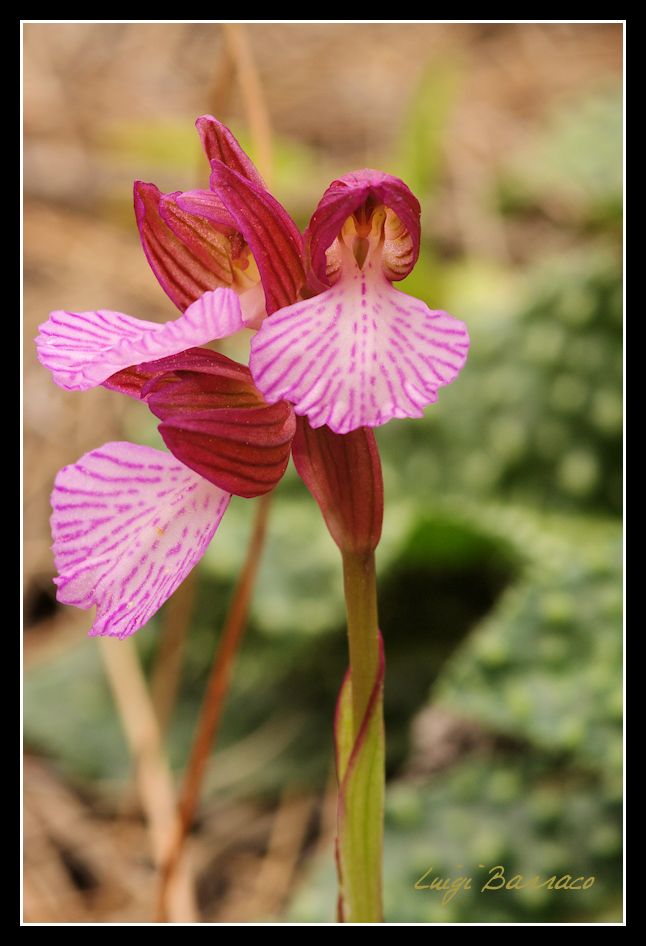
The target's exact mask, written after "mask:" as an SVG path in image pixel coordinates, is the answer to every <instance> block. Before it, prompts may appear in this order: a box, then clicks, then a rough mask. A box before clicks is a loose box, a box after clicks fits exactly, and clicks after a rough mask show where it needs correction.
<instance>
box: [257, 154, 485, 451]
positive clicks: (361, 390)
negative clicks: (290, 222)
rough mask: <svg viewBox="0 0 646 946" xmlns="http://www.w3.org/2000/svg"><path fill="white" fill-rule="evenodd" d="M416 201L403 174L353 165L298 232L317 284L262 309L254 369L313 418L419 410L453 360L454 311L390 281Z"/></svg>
mask: <svg viewBox="0 0 646 946" xmlns="http://www.w3.org/2000/svg"><path fill="white" fill-rule="evenodd" d="M419 218H420V207H419V203H418V201H417V199H416V198H415V197H414V196H413V194H412V193H411V191H410V190H409V189H408V187H407V186H406V185H405V184H404V182H403V181H400V180H399V179H398V178H396V177H391V176H390V175H388V174H383V173H381V172H379V171H370V170H363V171H356V172H354V173H352V174H347V175H346V176H345V177H343V178H341V179H340V180H337V181H334V182H333V183H332V184H331V185H330V187H329V188H328V189H327V191H326V192H325V194H324V195H323V197H322V199H321V201H320V203H319V205H318V207H317V209H316V211H315V212H314V215H313V217H312V219H311V221H310V225H309V228H308V231H307V234H306V242H307V247H308V254H309V264H310V273H309V285H310V287H311V288H313V289H314V290H315V291H318V294H317V295H314V296H313V297H312V298H309V299H306V300H304V301H301V302H297V303H295V304H293V305H290V306H287V307H286V308H284V309H282V310H281V311H279V312H275V313H273V314H271V315H270V316H269V318H267V319H265V320H264V321H263V323H262V325H261V326H260V330H259V332H258V334H257V335H256V336H255V337H254V338H253V339H252V341H251V359H250V368H251V373H252V375H253V377H254V380H255V382H256V384H257V386H258V388H259V389H260V390H261V391H262V393H263V394H264V396H265V398H266V400H267V401H269V402H270V403H273V402H274V401H280V400H283V399H286V400H288V401H290V402H291V403H292V404H293V405H294V410H295V412H296V413H297V414H300V415H305V416H307V418H308V419H309V422H310V425H311V426H312V427H321V426H323V425H327V426H328V427H331V428H332V430H334V431H336V433H339V434H345V433H348V432H349V431H351V430H355V429H357V428H358V427H378V426H379V425H381V424H385V423H386V422H387V421H389V420H391V418H394V417H421V416H422V412H423V408H424V407H426V405H428V404H431V403H433V402H434V401H436V400H437V393H438V389H439V388H440V387H441V386H442V385H445V384H449V383H450V382H451V381H453V380H454V378H455V377H456V376H457V374H458V372H459V371H460V369H461V368H462V366H463V364H464V362H465V360H466V356H467V351H468V348H469V336H468V332H467V329H466V326H465V325H464V323H463V322H460V321H458V320H457V319H454V318H452V317H451V316H450V315H447V313H446V312H442V311H435V310H431V309H429V308H428V306H427V305H426V304H425V303H424V302H422V301H421V300H419V299H415V298H413V297H411V296H408V295H405V294H404V293H403V292H400V291H398V290H396V289H395V288H393V285H392V283H393V282H395V281H397V280H400V279H403V278H404V277H405V276H407V275H408V273H409V272H410V271H411V270H412V268H413V266H414V265H415V262H416V260H417V257H418V255H419V245H420V223H419Z"/></svg>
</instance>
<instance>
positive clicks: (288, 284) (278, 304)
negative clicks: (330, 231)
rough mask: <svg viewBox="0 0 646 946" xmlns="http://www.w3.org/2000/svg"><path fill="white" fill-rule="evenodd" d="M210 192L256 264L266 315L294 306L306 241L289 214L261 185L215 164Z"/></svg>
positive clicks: (299, 285)
mask: <svg viewBox="0 0 646 946" xmlns="http://www.w3.org/2000/svg"><path fill="white" fill-rule="evenodd" d="M212 165H213V173H212V174H211V188H212V190H213V191H214V192H215V193H216V194H217V196H218V197H219V198H220V200H221V201H222V203H223V204H224V205H225V207H226V208H227V210H228V211H229V213H230V214H231V216H232V217H233V219H234V220H235V222H236V227H237V229H238V230H239V231H240V233H241V234H242V236H243V237H244V239H245V242H246V243H247V244H248V246H249V249H250V250H251V252H252V253H253V258H254V260H255V261H256V266H257V267H258V272H259V273H260V278H261V280H262V288H263V290H264V293H265V301H266V308H267V312H268V313H269V314H271V313H272V312H275V311H276V310H277V309H280V308H282V307H283V306H286V305H291V304H292V303H293V302H295V301H296V299H297V298H298V293H299V291H300V289H301V286H302V285H303V282H304V280H305V274H304V272H303V238H302V236H301V234H300V231H299V229H298V227H297V226H296V224H295V223H294V221H293V220H292V218H291V217H290V216H289V214H288V213H287V211H286V210H285V209H284V207H282V206H281V205H280V204H279V203H278V201H277V200H276V199H275V198H274V197H272V196H271V194H270V193H269V191H267V190H266V189H265V188H264V187H263V186H262V185H260V184H257V183H256V182H255V181H253V180H249V179H248V178H247V177H245V176H244V175H243V174H239V173H237V172H236V171H233V170H231V168H230V167H227V166H226V165H225V164H223V163H222V162H221V161H213V162H212Z"/></svg>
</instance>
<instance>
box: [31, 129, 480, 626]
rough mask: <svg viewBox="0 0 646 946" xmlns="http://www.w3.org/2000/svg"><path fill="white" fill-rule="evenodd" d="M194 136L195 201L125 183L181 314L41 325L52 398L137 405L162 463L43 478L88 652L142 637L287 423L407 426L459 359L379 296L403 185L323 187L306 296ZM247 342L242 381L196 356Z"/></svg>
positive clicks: (230, 164)
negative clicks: (153, 431) (401, 420)
mask: <svg viewBox="0 0 646 946" xmlns="http://www.w3.org/2000/svg"><path fill="white" fill-rule="evenodd" d="M197 127H198V130H199V132H200V136H201V138H202V142H203V145H204V149H205V151H206V154H207V157H208V158H209V161H210V164H211V178H210V185H211V189H210V190H198V191H190V192H186V193H181V192H175V193H172V194H162V193H160V191H159V190H158V189H157V188H156V187H155V185H154V184H145V183H142V182H136V184H135V213H136V218H137V223H138V226H139V232H140V237H141V241H142V245H143V248H144V252H145V254H146V257H147V259H148V262H149V263H150V266H151V268H152V269H153V272H154V273H155V275H156V276H157V279H158V280H159V282H160V285H161V286H162V288H163V289H164V291H165V292H166V293H167V295H168V296H169V297H170V299H171V300H172V301H173V302H174V303H175V304H176V305H177V306H178V308H179V309H180V310H181V311H182V312H183V315H182V316H181V317H180V318H178V319H176V320H175V321H172V322H168V323H166V324H158V323H153V322H146V321H144V320H141V319H135V318H132V317H131V316H128V315H125V314H123V313H118V312H112V311H110V310H97V311H92V312H81V313H74V312H67V311H63V310H58V311H56V312H52V313H51V315H50V317H49V319H48V320H47V321H46V322H45V323H44V324H43V325H41V326H40V334H39V336H38V339H37V346H38V355H39V358H40V361H41V362H42V364H43V365H44V366H45V367H47V368H48V369H49V370H50V371H51V372H52V376H53V378H54V381H55V382H56V383H57V384H59V385H60V386H61V387H63V388H65V389H67V390H87V389H89V388H92V387H95V386H97V385H104V386H105V387H108V388H111V389H114V390H118V391H121V392H122V393H125V394H129V395H131V396H134V397H137V398H139V399H141V400H143V401H145V402H146V403H147V404H148V406H149V407H150V408H151V410H152V411H153V413H155V414H156V416H158V417H159V418H160V419H161V421H162V423H161V425H160V428H159V429H160V433H161V435H162V437H163V439H164V442H165V444H166V446H167V447H168V449H169V450H170V451H171V453H172V454H173V457H170V456H168V455H167V454H165V453H163V452H162V451H158V450H153V449H152V448H149V447H141V446H137V445H134V444H126V443H113V444H106V445H104V446H103V447H102V448H100V449H99V450H98V451H91V452H90V453H88V454H86V455H85V456H84V457H82V458H81V460H80V461H79V462H78V463H77V464H74V465H72V466H69V467H65V468H64V469H63V470H61V471H60V473H59V474H58V476H57V479H56V485H55V488H54V492H53V496H52V504H53V509H54V512H53V515H52V530H53V536H54V545H53V549H54V555H55V561H56V565H57V568H58V571H59V577H58V579H56V582H57V585H58V594H57V597H58V599H59V600H60V601H62V602H64V603H67V604H74V605H76V606H77V607H81V608H89V607H91V606H92V605H96V606H97V616H96V620H95V623H94V625H93V628H92V631H91V632H90V633H91V634H107V635H112V636H119V637H124V636H127V635H129V634H131V633H133V632H134V631H136V630H137V629H138V628H140V627H142V626H143V624H145V623H146V621H147V620H148V619H149V618H150V617H151V615H152V614H153V613H154V612H155V611H156V610H157V609H158V608H159V607H160V606H161V605H162V604H163V602H164V601H165V600H166V599H167V598H168V597H169V595H170V594H171V593H172V592H173V591H174V589H175V588H176V587H177V586H178V585H179V584H180V582H181V581H182V580H183V578H184V577H185V576H186V575H187V574H188V572H189V571H190V570H191V568H193V567H194V565H195V564H196V563H197V561H198V560H199V559H200V558H201V556H202V555H203V554H204V551H205V550H206V547H207V546H208V543H209V542H210V540H211V538H212V536H213V534H214V533H215V530H216V529H217V526H218V524H219V522H220V520H221V518H222V515H223V513H224V511H225V509H226V507H227V505H228V502H229V500H230V497H231V495H232V494H236V495H240V496H246V497H250V496H257V495H260V494H261V493H263V492H267V491H269V490H271V489H273V488H274V487H275V485H276V484H277V482H278V481H279V480H280V478H281V477H282V475H283V473H284V470H285V468H286V466H287V462H288V459H289V454H290V449H291V445H292V440H293V437H294V432H295V418H294V413H296V414H300V415H303V416H306V417H307V419H308V421H309V425H310V426H311V427H313V428H315V427H320V426H323V425H327V426H328V427H329V428H331V430H332V431H335V432H336V433H337V434H347V433H348V432H350V431H354V430H358V429H359V428H364V427H368V428H369V427H374V426H378V425H380V424H383V423H385V422H386V421H387V420H389V419H390V418H393V417H405V416H420V415H421V413H422V408H423V407H424V406H425V405H426V404H429V403H431V402H433V401H435V400H436V399H437V390H438V388H439V387H440V386H441V385H443V384H448V383H449V382H450V381H451V380H453V378H454V377H455V376H456V375H457V373H458V371H459V370H460V368H461V367H462V364H463V363H464V360H465V358H466V353H467V349H468V335H467V331H466V328H465V326H464V325H463V323H462V322H459V321H457V320H456V319H453V318H451V316H448V315H446V313H444V312H433V311H431V310H430V309H428V308H427V307H426V306H425V304H424V303H423V302H420V301H419V300H415V299H412V298H411V297H409V296H407V295H405V294H404V293H402V292H399V291H397V290H395V289H393V287H392V285H391V284H392V282H394V281H396V280H398V279H402V278H403V277H404V276H405V275H407V273H408V272H410V270H411V269H412V267H413V265H414V263H415V261H416V259H417V256H418V252H419V214H420V211H419V204H418V203H417V200H416V199H415V197H414V196H413V195H412V194H411V192H410V191H409V189H408V188H407V187H406V185H405V184H404V183H403V182H402V181H399V180H398V179H397V178H393V177H390V176H388V175H385V174H381V173H379V172H375V171H361V172H357V173H354V174H350V175H347V176H346V177H345V178H343V179H342V180H339V181H335V182H334V183H333V184H332V185H331V186H330V188H328V190H327V191H326V193H325V194H324V196H323V198H322V200H321V202H320V204H319V206H318V208H317V210H316V212H315V214H314V216H313V218H312V220H311V222H310V226H309V228H308V231H307V260H308V264H307V279H306V267H305V264H304V259H305V252H304V248H303V241H302V238H301V235H300V233H299V231H298V229H297V227H296V225H295V224H294V222H293V221H292V220H291V218H290V217H289V215H288V214H287V212H286V211H285V210H284V208H282V207H281V205H280V204H279V203H278V202H277V201H276V200H275V198H273V197H272V196H271V194H269V192H268V191H267V189H266V188H265V186H264V185H263V183H262V181H261V179H260V176H259V175H258V172H257V171H256V169H255V168H254V166H253V164H252V163H251V162H250V160H249V158H248V157H247V156H246V155H245V153H244V152H243V151H242V149H241V148H240V146H239V144H238V143H237V142H236V140H235V138H234V137H233V135H232V134H231V132H230V131H229V130H228V129H227V128H226V127H225V126H224V125H222V124H221V123H220V122H218V121H217V120H216V119H214V118H211V117H209V116H205V117H203V118H201V119H198V122H197ZM306 283H307V284H306ZM305 284H306V285H305ZM299 296H300V297H301V298H300V301H299ZM304 296H307V297H308V298H303V297H304ZM245 327H247V328H249V327H251V328H258V329H259V331H258V334H257V335H256V336H255V337H254V338H253V339H252V343H251V346H252V347H251V360H250V370H251V373H250V372H249V369H247V368H245V367H243V366H242V365H237V364H235V362H231V361H230V360H229V359H226V358H224V356H222V355H218V354H216V353H215V352H212V351H209V350H207V349H202V348H199V347H197V346H200V345H203V344H205V343H207V342H210V341H213V340H216V339H220V338H224V337H225V336H228V335H231V334H233V333H235V332H237V331H239V330H240V329H242V328H245ZM254 382H255V384H254ZM290 405H293V407H292V406H290ZM361 443H362V444H363V441H361ZM366 443H368V441H367V440H366ZM362 449H364V447H362ZM365 449H368V448H365ZM369 449H370V450H372V447H371V446H370V447H369ZM374 450H375V451H376V448H374ZM364 452H365V450H364ZM373 452H374V451H373ZM366 455H367V454H366ZM177 461H179V462H177ZM370 463H373V464H374V457H372V460H370ZM368 466H369V463H367V465H366V469H367V468H368Z"/></svg>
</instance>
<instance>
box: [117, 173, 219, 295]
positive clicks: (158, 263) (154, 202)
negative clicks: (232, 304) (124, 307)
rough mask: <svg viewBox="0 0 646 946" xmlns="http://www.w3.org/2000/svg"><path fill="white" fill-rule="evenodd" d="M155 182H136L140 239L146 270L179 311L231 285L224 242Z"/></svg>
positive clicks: (217, 233) (215, 232)
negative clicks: (146, 262) (147, 265)
mask: <svg viewBox="0 0 646 946" xmlns="http://www.w3.org/2000/svg"><path fill="white" fill-rule="evenodd" d="M175 198H176V195H175V194H162V193H161V192H160V191H159V189H158V188H157V187H155V185H154V184H145V183H144V182H143V181H135V185H134V204H135V216H136V219H137V226H138V227H139V237H140V239H141V245H142V247H143V250H144V253H145V255H146V259H147V260H148V263H149V264H150V268H151V269H152V271H153V273H154V274H155V276H156V277H157V280H158V282H159V285H160V286H161V287H162V289H163V290H164V292H165V293H166V295H167V296H168V297H169V299H171V301H172V302H174V303H175V305H176V306H177V308H178V309H179V310H180V311H181V312H183V311H184V310H185V309H186V308H187V306H189V305H190V304H191V302H195V300H196V299H199V297H200V296H201V295H202V293H204V292H207V291H208V290H209V289H217V288H218V287H220V286H228V285H230V284H231V278H232V277H231V267H230V262H229V258H228V241H227V238H226V236H224V235H223V234H222V233H221V232H219V230H218V229H217V227H216V225H215V224H213V223H211V222H209V221H208V220H206V219H202V220H201V219H199V218H197V217H191V216H190V215H189V214H187V213H185V212H184V211H182V210H181V209H180V208H179V207H178V206H177V203H176V200H175Z"/></svg>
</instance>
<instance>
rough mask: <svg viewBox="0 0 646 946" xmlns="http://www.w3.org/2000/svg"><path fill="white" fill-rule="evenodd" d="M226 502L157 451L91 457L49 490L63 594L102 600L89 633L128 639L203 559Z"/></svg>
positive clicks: (75, 599)
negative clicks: (50, 491) (51, 490)
mask: <svg viewBox="0 0 646 946" xmlns="http://www.w3.org/2000/svg"><path fill="white" fill-rule="evenodd" d="M230 498H231V497H230V495H229V493H225V492H224V491H223V490H221V489H218V487H217V486H213V485H212V484H211V483H207V481H206V480H204V479H203V478H202V477H201V476H198V475H197V474H195V473H193V471H192V470H189V469H187V467H185V466H184V465H183V464H181V463H179V462H178V461H177V460H176V459H175V458H174V457H172V456H170V455H169V454H167V453H163V452H162V451H161V450H154V449H153V448H152V447H141V446H137V445H136V444H132V443H123V442H121V443H107V444H105V445H104V446H103V447H101V448H100V449H98V450H92V451H91V452H90V453H86V454H85V456H83V457H81V459H80V460H79V462H78V463H74V464H72V465H71V466H66V467H64V468H63V469H62V470H61V471H60V472H59V473H58V476H57V477H56V481H55V485H54V490H53V493H52V508H53V513H52V517H51V526H52V534H53V537H54V544H53V551H54V559H55V562H56V568H57V569H58V572H59V577H58V578H56V579H54V581H55V583H56V585H57V586H58V591H57V598H58V600H59V601H61V602H62V603H63V604H71V605H74V606H75V607H77V608H82V609H87V608H91V607H92V606H93V605H96V609H97V610H96V618H95V621H94V624H93V626H92V629H91V631H90V635H91V636H96V635H107V636H110V637H128V636H129V635H130V634H133V633H134V632H135V631H137V630H139V628H141V627H143V626H144V624H146V622H147V621H148V620H149V619H150V618H151V617H152V616H153V614H154V613H155V612H156V611H157V610H158V609H159V608H160V607H161V606H162V604H163V603H164V601H166V599H167V598H169V597H170V595H171V594H172V593H173V591H174V590H175V589H176V588H177V586H178V585H179V584H180V583H181V582H182V581H183V580H184V578H186V576H187V575H188V573H189V572H190V571H191V569H192V568H193V567H194V566H195V565H196V564H197V563H198V561H199V560H200V558H201V557H202V555H204V552H205V551H206V548H207V546H208V544H209V542H210V541H211V539H212V538H213V534H214V532H215V530H216V529H217V527H218V525H219V523H220V520H221V518H222V516H223V514H224V511H225V510H226V508H227V505H228V503H229V500H230Z"/></svg>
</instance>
